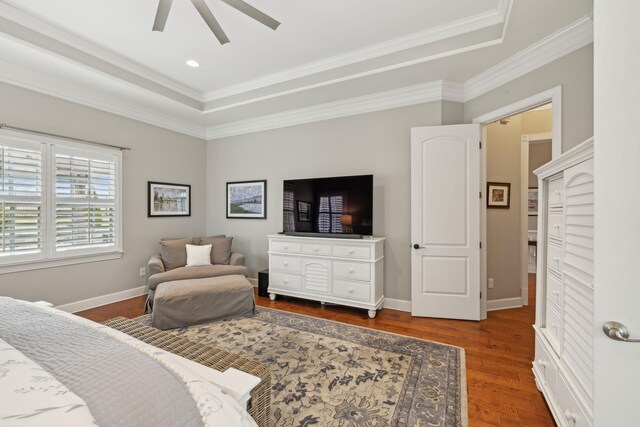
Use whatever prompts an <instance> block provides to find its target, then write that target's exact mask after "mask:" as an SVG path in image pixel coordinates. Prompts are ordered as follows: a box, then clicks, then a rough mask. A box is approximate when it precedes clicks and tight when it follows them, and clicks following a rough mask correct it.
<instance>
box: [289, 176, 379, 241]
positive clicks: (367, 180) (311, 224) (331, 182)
mask: <svg viewBox="0 0 640 427" xmlns="http://www.w3.org/2000/svg"><path fill="white" fill-rule="evenodd" d="M282 195H283V197H282V199H283V200H282V218H283V230H284V233H285V234H291V235H296V234H297V235H311V236H313V235H318V236H322V235H325V236H332V237H359V236H371V235H373V175H357V176H340V177H332V178H311V179H290V180H285V181H284V182H283V191H282Z"/></svg>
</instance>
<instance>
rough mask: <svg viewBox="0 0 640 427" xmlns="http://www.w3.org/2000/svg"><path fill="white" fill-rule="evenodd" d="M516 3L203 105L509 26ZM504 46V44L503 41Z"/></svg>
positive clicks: (503, 1)
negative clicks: (441, 41) (502, 24)
mask: <svg viewBox="0 0 640 427" xmlns="http://www.w3.org/2000/svg"><path fill="white" fill-rule="evenodd" d="M512 3H513V0H498V4H497V7H496V9H495V10H492V11H488V12H484V13H481V14H478V15H475V16H472V17H467V18H464V19H461V20H458V21H455V22H451V23H448V24H445V25H441V26H438V27H435V28H430V29H427V30H425V31H421V32H417V33H413V34H409V35H406V36H403V37H399V38H396V39H393V40H389V41H385V42H383V43H379V44H376V45H372V46H367V47H365V48H363V49H359V50H355V51H351V52H347V53H345V54H342V55H337V56H334V57H331V58H327V59H323V60H321V61H317V62H313V63H310V64H306V65H303V66H300V67H295V68H291V69H289V70H286V71H283V72H279V73H274V74H270V75H268V76H264V77H261V78H258V79H255V80H250V81H246V82H243V83H240V84H237V85H233V86H228V87H226V88H223V89H219V90H215V91H210V92H206V93H205V94H204V96H203V99H204V102H212V101H215V100H218V99H222V98H226V97H231V96H235V95H239V94H242V93H246V92H250V91H253V90H257V89H262V88H264V87H267V86H272V85H276V84H281V83H285V82H287V81H290V80H295V79H299V78H302V77H307V76H310V75H313V74H318V73H322V72H325V71H330V70H333V69H337V68H341V67H345V66H348V65H352V64H355V63H358V62H363V61H368V60H371V59H375V58H380V57H383V56H386V55H390V54H393V53H396V52H401V51H403V50H407V49H411V48H415V47H418V46H422V45H425V44H429V43H434V42H437V41H440V40H445V39H448V38H451V37H456V36H459V35H461V34H466V33H469V32H472V31H476V30H480V29H482V28H488V27H491V26H493V25H498V24H501V23H504V27H506V22H507V20H508V17H509V13H508V12H509V11H510V10H511V4H512ZM500 42H502V40H500Z"/></svg>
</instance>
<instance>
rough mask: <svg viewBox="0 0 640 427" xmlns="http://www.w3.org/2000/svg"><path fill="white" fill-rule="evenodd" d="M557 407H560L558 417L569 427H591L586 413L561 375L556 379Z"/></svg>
mask: <svg viewBox="0 0 640 427" xmlns="http://www.w3.org/2000/svg"><path fill="white" fill-rule="evenodd" d="M558 406H560V417H562V418H564V421H565V423H566V425H568V426H569V427H591V426H592V424H591V420H590V419H589V417H588V416H587V414H586V411H585V410H584V409H583V408H582V405H581V404H580V403H579V401H578V398H577V397H576V395H575V394H574V393H573V391H572V390H571V387H569V385H568V384H567V381H566V379H565V378H564V375H562V374H560V375H559V378H558Z"/></svg>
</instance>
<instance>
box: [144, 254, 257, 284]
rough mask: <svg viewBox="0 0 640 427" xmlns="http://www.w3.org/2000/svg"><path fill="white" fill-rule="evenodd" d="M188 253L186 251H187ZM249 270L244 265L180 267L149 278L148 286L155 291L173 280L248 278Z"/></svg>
mask: <svg viewBox="0 0 640 427" xmlns="http://www.w3.org/2000/svg"><path fill="white" fill-rule="evenodd" d="M185 251H186V250H185ZM248 271H249V270H248V269H247V267H245V266H244V265H204V266H201V267H178V268H174V269H173V270H170V271H165V272H164V273H158V274H154V275H153V276H149V279H148V280H147V284H148V285H149V289H151V290H154V289H155V288H156V287H157V286H158V285H159V284H160V283H163V282H170V281H173V280H185V279H201V278H205V277H218V276H227V275H230V274H242V275H244V276H246V275H247V274H248Z"/></svg>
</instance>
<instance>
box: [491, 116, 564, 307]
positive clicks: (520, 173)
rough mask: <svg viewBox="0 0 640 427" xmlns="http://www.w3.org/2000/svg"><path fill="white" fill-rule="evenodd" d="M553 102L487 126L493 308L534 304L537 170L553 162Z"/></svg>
mask: <svg viewBox="0 0 640 427" xmlns="http://www.w3.org/2000/svg"><path fill="white" fill-rule="evenodd" d="M552 112H553V109H552V104H551V103H548V104H545V105H542V106H540V107H536V108H533V109H531V110H527V111H523V112H521V113H518V114H515V115H512V116H508V117H504V118H501V119H499V120H497V121H495V122H493V123H489V124H487V125H486V126H485V128H486V135H487V138H486V145H485V148H486V158H487V161H486V176H487V186H486V206H485V207H486V230H487V237H486V240H485V242H486V244H485V246H486V259H487V310H500V309H507V308H516V307H522V306H523V305H528V304H529V299H528V288H529V278H528V276H527V274H528V273H529V274H531V273H535V271H536V261H535V260H536V253H537V243H536V242H537V187H538V180H537V177H536V176H535V174H534V173H533V171H534V170H535V169H537V168H538V167H540V166H542V165H543V164H545V163H547V162H549V161H550V160H551V151H552V139H553V137H552V122H553V120H552Z"/></svg>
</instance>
